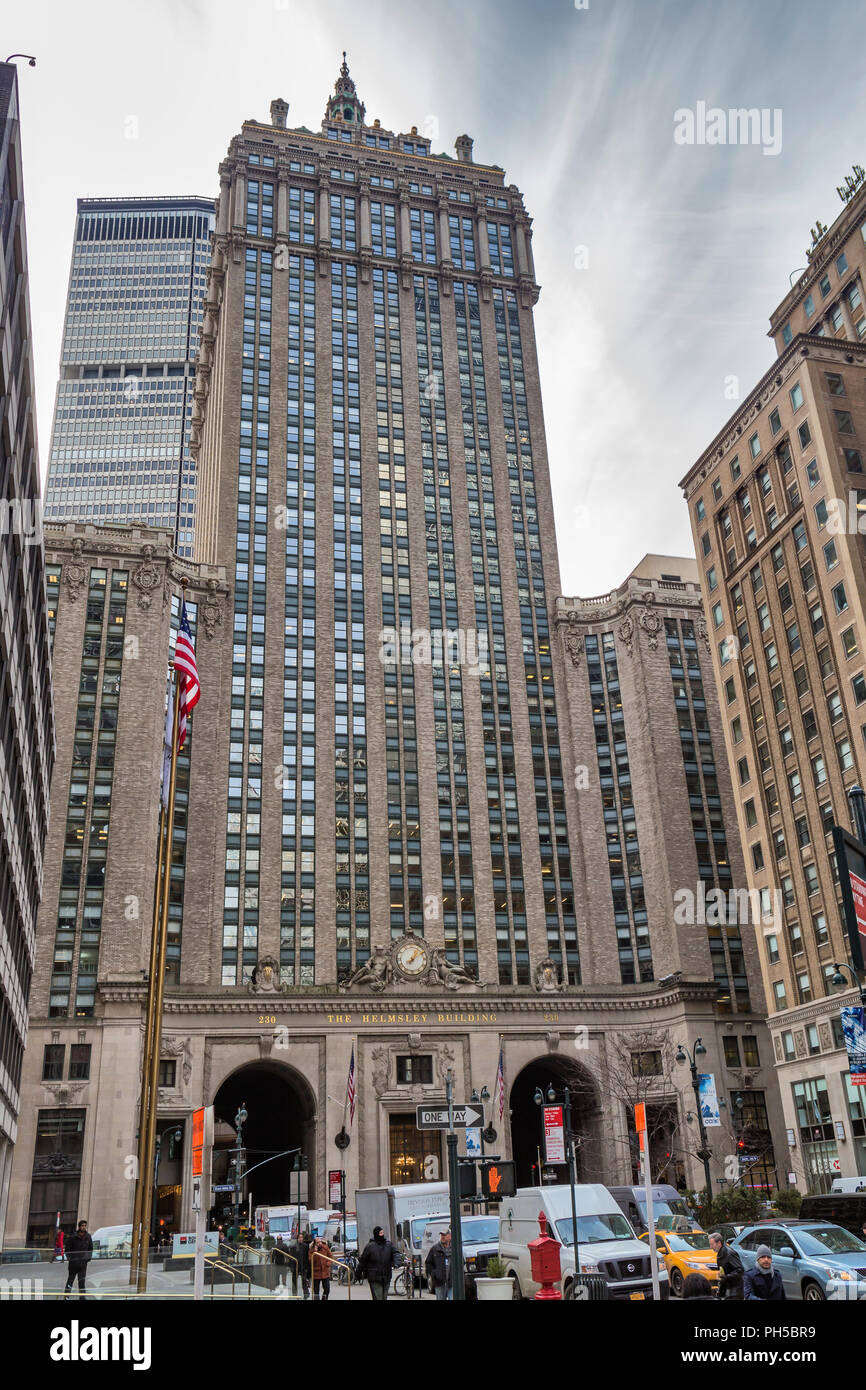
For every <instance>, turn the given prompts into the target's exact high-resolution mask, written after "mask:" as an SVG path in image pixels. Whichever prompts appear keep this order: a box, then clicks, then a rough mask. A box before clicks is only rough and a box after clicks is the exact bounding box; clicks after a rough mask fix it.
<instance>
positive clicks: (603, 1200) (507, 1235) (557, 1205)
mask: <svg viewBox="0 0 866 1390" xmlns="http://www.w3.org/2000/svg"><path fill="white" fill-rule="evenodd" d="M575 1206H576V1208H577V1239H578V1246H579V1252H580V1269H581V1272H582V1273H584V1274H603V1275H604V1277H605V1279H606V1280H607V1285H608V1293H609V1297H610V1298H630V1299H645V1298H652V1296H653V1288H652V1264H651V1261H652V1260H654V1259H657V1256H656V1254H655V1252H654V1251H651V1250H649V1249H648V1247H647V1244H646V1242H645V1241H642V1240H638V1239H637V1237H636V1236H635V1233H634V1231H633V1230H632V1228H631V1226H630V1225H629V1223H628V1221H627V1220H626V1218H625V1216H624V1215H623V1213H622V1212H621V1210H620V1208H619V1207H618V1206H617V1204H616V1202H615V1201H614V1199H613V1197H612V1196H611V1195H610V1193H609V1192H608V1190H607V1188H606V1187H603V1186H602V1185H601V1183H581V1184H578V1185H577V1186H576V1187H575ZM541 1211H543V1212H544V1214H545V1216H546V1217H547V1229H548V1234H549V1235H550V1236H552V1237H553V1239H554V1240H558V1241H559V1242H560V1245H561V1250H560V1269H561V1271H562V1279H561V1281H560V1285H559V1287H560V1289H561V1290H562V1296H563V1298H566V1299H571V1298H573V1297H574V1292H573V1288H574V1233H573V1228H572V1216H571V1188H570V1187H569V1186H568V1184H567V1183H561V1184H557V1185H556V1186H551V1187H520V1188H518V1190H517V1193H516V1194H515V1196H514V1197H505V1198H504V1199H503V1201H502V1202H501V1204H500V1207H499V1255H500V1258H501V1259H502V1260H504V1262H505V1270H506V1273H507V1274H508V1276H509V1277H510V1278H511V1279H513V1280H514V1281H515V1290H514V1293H515V1297H516V1298H521V1297H522V1298H533V1297H534V1296H535V1294H536V1293H537V1292H538V1290H539V1288H540V1287H541V1285H540V1284H538V1283H537V1282H535V1281H534V1280H533V1278H532V1273H531V1264H530V1256H529V1249H528V1246H529V1242H530V1241H532V1240H536V1239H537V1237H538V1235H539V1234H540V1231H539V1225H538V1214H539V1212H541ZM659 1281H660V1286H659V1292H660V1294H661V1297H662V1298H663V1299H664V1298H667V1297H668V1278H667V1271H666V1270H665V1269H664V1268H663V1266H662V1265H661V1262H660V1261H659Z"/></svg>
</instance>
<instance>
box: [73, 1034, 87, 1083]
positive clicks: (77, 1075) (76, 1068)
mask: <svg viewBox="0 0 866 1390" xmlns="http://www.w3.org/2000/svg"><path fill="white" fill-rule="evenodd" d="M69 1080H70V1081H89V1080H90V1043H73V1044H72V1046H71V1048H70V1049H69Z"/></svg>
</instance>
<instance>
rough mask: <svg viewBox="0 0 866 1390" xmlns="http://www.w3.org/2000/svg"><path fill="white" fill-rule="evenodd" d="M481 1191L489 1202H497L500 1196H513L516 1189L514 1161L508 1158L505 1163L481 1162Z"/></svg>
mask: <svg viewBox="0 0 866 1390" xmlns="http://www.w3.org/2000/svg"><path fill="white" fill-rule="evenodd" d="M481 1191H482V1194H483V1195H484V1196H485V1197H486V1198H487V1199H488V1201H491V1202H498V1201H499V1199H500V1197H513V1196H514V1194H515V1193H516V1191H517V1179H516V1174H515V1171H514V1163H513V1162H512V1161H511V1160H510V1159H509V1160H508V1161H507V1162H505V1163H482V1165H481Z"/></svg>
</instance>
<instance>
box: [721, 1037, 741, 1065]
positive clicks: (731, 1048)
mask: <svg viewBox="0 0 866 1390" xmlns="http://www.w3.org/2000/svg"><path fill="white" fill-rule="evenodd" d="M722 1041H723V1043H724V1048H725V1066H726V1067H739V1066H740V1044H739V1042H738V1041H737V1039H736V1038H734V1037H728V1036H726V1037H725V1038H723V1040H722Z"/></svg>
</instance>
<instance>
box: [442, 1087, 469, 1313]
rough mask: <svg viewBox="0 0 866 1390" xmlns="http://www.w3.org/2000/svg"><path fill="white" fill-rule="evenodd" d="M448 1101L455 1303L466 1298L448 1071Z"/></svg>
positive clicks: (450, 1088) (454, 1135)
mask: <svg viewBox="0 0 866 1390" xmlns="http://www.w3.org/2000/svg"><path fill="white" fill-rule="evenodd" d="M445 1095H446V1097H447V1099H448V1136H447V1139H446V1144H447V1148H448V1197H449V1205H450V1211H451V1296H452V1298H453V1299H454V1302H455V1303H462V1302H464V1301H465V1298H466V1285H465V1281H464V1278H463V1232H462V1230H461V1228H460V1192H459V1188H458V1179H457V1134H456V1132H455V1130H454V1082H453V1077H452V1074H451V1072H450V1070H449V1072H448V1075H447V1077H446V1080H445Z"/></svg>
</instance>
